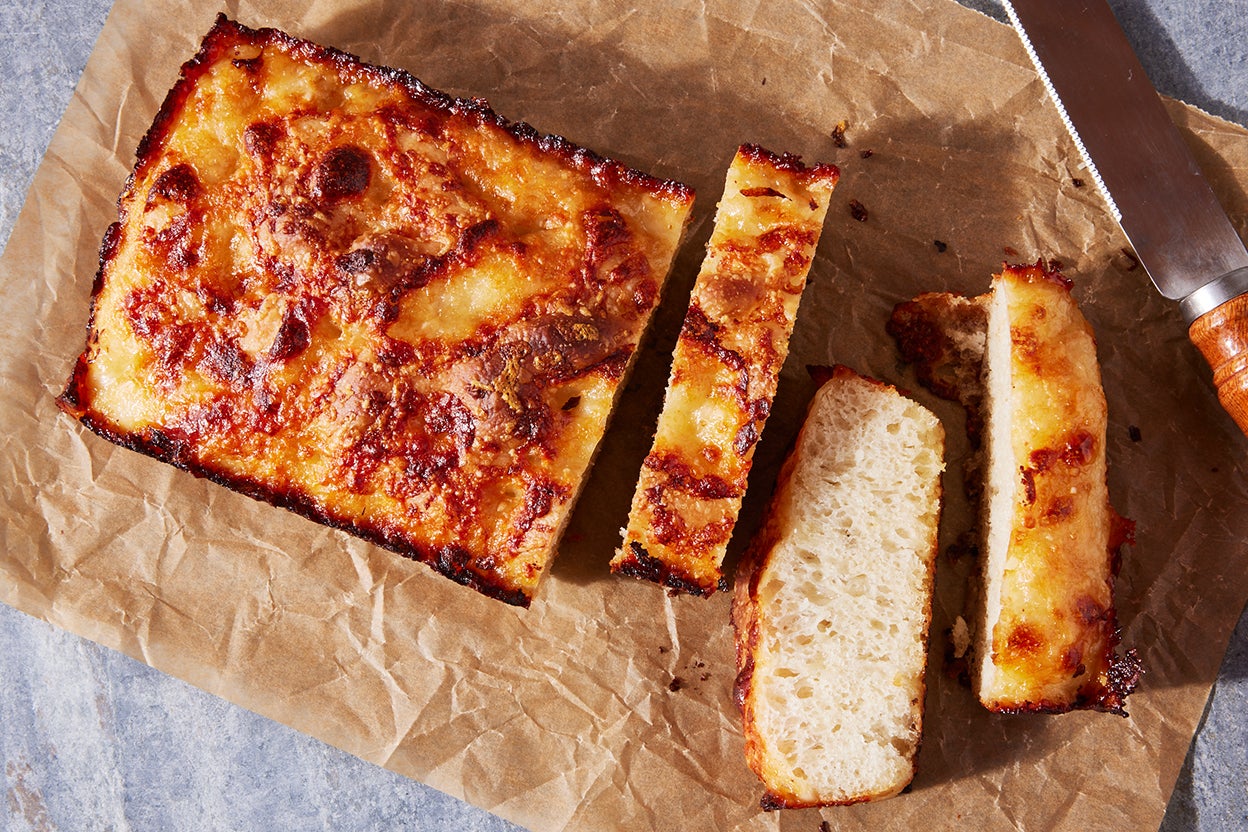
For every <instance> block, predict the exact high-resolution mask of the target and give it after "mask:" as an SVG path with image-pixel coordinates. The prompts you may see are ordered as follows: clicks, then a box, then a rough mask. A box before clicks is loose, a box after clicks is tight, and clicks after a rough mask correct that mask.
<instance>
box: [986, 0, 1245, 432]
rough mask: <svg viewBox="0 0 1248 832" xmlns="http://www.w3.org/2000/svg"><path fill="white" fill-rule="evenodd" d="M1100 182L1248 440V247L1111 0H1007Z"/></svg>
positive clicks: (1026, 44) (1043, 77)
mask: <svg viewBox="0 0 1248 832" xmlns="http://www.w3.org/2000/svg"><path fill="white" fill-rule="evenodd" d="M1003 2H1004V3H1005V7H1006V13H1007V14H1008V15H1009V17H1010V21H1011V22H1012V23H1013V24H1014V28H1015V29H1016V30H1017V31H1018V33H1019V36H1020V37H1021V38H1022V41H1023V46H1024V47H1025V48H1026V50H1027V54H1028V55H1029V56H1030V57H1031V60H1032V62H1033V63H1035V65H1036V69H1037V71H1038V72H1039V73H1040V78H1041V80H1043V81H1044V86H1045V89H1046V90H1048V92H1049V95H1051V96H1052V98H1053V101H1054V103H1056V104H1057V110H1058V112H1059V113H1060V114H1061V116H1062V121H1063V122H1064V123H1065V124H1066V127H1067V129H1069V130H1070V134H1071V136H1073V137H1074V140H1075V145H1076V146H1077V147H1078V148H1079V152H1080V153H1081V154H1082V155H1083V160H1084V162H1085V164H1086V165H1087V168H1088V171H1089V173H1090V175H1091V178H1092V180H1093V181H1094V182H1095V183H1096V184H1097V187H1098V188H1099V189H1100V191H1101V193H1102V194H1103V195H1104V197H1105V199H1106V201H1107V202H1108V203H1109V210H1110V213H1111V214H1112V215H1113V217H1114V219H1115V220H1117V221H1118V223H1119V225H1121V226H1122V230H1123V231H1124V232H1125V233H1126V235H1127V239H1128V240H1130V241H1131V245H1132V247H1133V248H1134V249H1135V254H1136V257H1137V258H1138V259H1139V261H1140V263H1141V264H1143V266H1144V268H1145V269H1146V270H1147V272H1148V276H1149V277H1150V278H1151V279H1152V281H1153V283H1154V284H1155V285H1156V286H1157V288H1158V290H1160V291H1161V293H1162V295H1164V296H1165V297H1167V298H1170V299H1171V300H1177V301H1178V302H1179V308H1180V311H1181V312H1182V314H1183V318H1184V320H1185V321H1186V322H1187V324H1188V337H1189V338H1190V339H1191V341H1192V343H1193V344H1195V345H1196V347H1197V348H1198V349H1199V350H1200V352H1201V354H1202V355H1204V357H1205V360H1206V361H1208V362H1209V365H1210V367H1212V368H1213V382H1214V386H1215V387H1217V390H1218V399H1219V401H1221V402H1222V407H1223V408H1225V409H1226V411H1227V412H1228V413H1229V414H1231V416H1232V417H1233V418H1234V419H1235V422H1236V424H1238V425H1239V428H1240V430H1241V431H1243V432H1244V433H1245V434H1248V249H1245V248H1244V243H1243V241H1242V240H1241V239H1240V238H1239V234H1237V233H1236V231H1235V228H1234V227H1233V226H1232V225H1231V222H1230V220H1229V219H1228V218H1227V216H1226V212H1225V211H1224V210H1223V208H1222V206H1221V205H1220V204H1218V200H1217V198H1216V197H1215V196H1214V194H1213V191H1212V190H1211V189H1210V188H1209V184H1208V183H1207V182H1206V181H1205V177H1204V175H1203V174H1202V173H1201V171H1200V168H1199V167H1197V165H1196V161H1195V160H1194V159H1193V158H1192V155H1191V153H1190V152H1189V151H1188V149H1187V146H1186V145H1185V144H1184V142H1183V138H1182V136H1181V135H1180V134H1179V131H1178V129H1177V128H1176V127H1175V126H1174V123H1173V122H1171V121H1170V117H1169V116H1168V115H1167V114H1166V110H1165V107H1164V106H1163V105H1162V103H1161V98H1160V96H1159V95H1158V94H1157V91H1156V90H1155V89H1154V88H1153V86H1152V84H1151V83H1150V82H1149V80H1148V76H1147V75H1146V74H1145V72H1144V68H1143V67H1142V66H1141V65H1140V61H1139V59H1138V58H1137V57H1136V56H1135V52H1134V51H1133V50H1132V48H1131V44H1130V43H1129V42H1128V41H1127V37H1126V35H1125V34H1124V33H1123V31H1122V28H1121V27H1120V26H1119V25H1118V21H1117V19H1116V18H1115V17H1114V13H1113V11H1112V10H1111V9H1110V7H1109V5H1108V3H1107V2H1106V1H1105V0H1003Z"/></svg>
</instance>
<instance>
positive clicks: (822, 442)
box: [732, 366, 945, 808]
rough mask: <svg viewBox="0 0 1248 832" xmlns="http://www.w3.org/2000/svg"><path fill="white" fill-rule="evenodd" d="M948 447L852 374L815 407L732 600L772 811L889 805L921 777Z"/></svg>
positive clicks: (930, 427)
mask: <svg viewBox="0 0 1248 832" xmlns="http://www.w3.org/2000/svg"><path fill="white" fill-rule="evenodd" d="M944 440H945V433H944V429H943V428H942V427H941V424H940V422H939V420H937V418H936V417H935V416H934V415H933V414H932V413H931V412H930V411H929V410H927V409H926V408H924V407H922V406H921V405H919V404H917V403H916V402H914V401H911V400H910V399H908V398H906V397H905V396H903V395H901V394H900V393H899V392H897V390H896V389H895V388H893V387H891V386H889V385H887V384H884V383H882V382H879V381H876V380H874V379H870V378H867V377H865V376H860V375H858V374H857V373H854V372H853V371H852V370H850V369H848V368H846V367H839V366H838V367H835V368H832V370H831V371H830V373H828V378H827V380H826V381H824V382H823V384H822V386H821V387H820V388H819V390H818V391H817V392H816V393H815V397H814V399H812V401H811V404H810V408H809V410H808V412H807V415H806V420H805V422H804V423H803V425H802V429H801V432H800V433H799V434H798V437H797V441H796V442H795V443H794V445H793V449H792V451H791V452H790V453H789V456H788V458H787V459H786V460H785V463H784V466H783V467H782V468H781V470H780V475H779V478H778V479H777V481H776V491H775V494H774V496H773V497H772V500H771V503H770V505H769V506H768V509H767V516H766V519H765V521H764V523H763V526H762V528H761V529H760V530H759V533H758V534H757V535H756V536H755V538H754V540H753V541H751V544H750V547H749V549H748V550H747V552H746V555H745V557H744V558H742V560H741V563H740V564H739V566H738V570H737V579H736V583H735V585H734V588H733V604H732V622H733V627H734V633H735V636H736V648H737V651H736V652H737V679H736V686H735V692H736V699H737V704H738V705H739V706H740V708H741V715H742V726H743V729H744V733H745V754H746V761H747V762H748V763H749V765H750V768H752V769H753V770H754V772H755V774H757V775H758V776H759V778H760V779H761V780H762V781H763V784H764V785H765V787H766V795H765V796H764V798H763V805H764V806H765V807H767V808H796V807H805V806H824V805H832V804H845V803H860V802H863V801H868V800H880V799H883V798H885V797H890V796H892V795H895V794H897V793H898V792H900V791H901V790H902V789H903V788H905V786H906V785H907V784H908V783H909V782H910V781H911V780H912V779H913V777H914V772H915V762H916V757H917V754H918V750H919V744H920V740H921V739H922V734H923V706H924V697H925V693H926V690H927V683H926V676H925V670H926V666H927V633H928V625H929V623H930V621H931V608H932V587H933V579H934V572H935V566H936V535H937V530H938V525H939V519H940V500H941V482H940V476H941V472H942V471H943V470H944Z"/></svg>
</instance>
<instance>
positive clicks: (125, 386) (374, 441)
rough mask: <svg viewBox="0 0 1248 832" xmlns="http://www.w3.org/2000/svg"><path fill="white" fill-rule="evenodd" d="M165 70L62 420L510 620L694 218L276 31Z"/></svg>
mask: <svg viewBox="0 0 1248 832" xmlns="http://www.w3.org/2000/svg"><path fill="white" fill-rule="evenodd" d="M183 73H184V74H183V79H182V81H180V82H179V85H178V87H176V88H175V90H174V92H173V93H172V94H171V96H170V99H169V101H168V102H167V103H166V106H165V109H164V110H162V113H161V115H160V116H159V117H158V118H157V122H156V125H155V126H154V127H153V131H152V133H151V134H149V136H148V138H147V139H145V142H144V145H143V147H141V153H140V160H139V164H138V167H137V168H136V171H135V176H134V178H133V180H132V183H131V185H130V187H129V188H128V190H127V192H126V193H125V194H124V195H123V198H122V200H121V208H120V213H121V216H120V220H119V224H118V226H116V227H115V228H114V229H113V230H112V231H110V241H111V242H109V241H106V243H108V244H106V246H105V257H104V262H103V268H102V272H101V278H102V279H101V281H100V283H99V284H98V288H97V295H96V297H95V298H94V306H93V316H92V324H91V329H90V334H89V339H88V348H87V350H86V352H85V353H84V356H83V359H82V360H81V361H80V364H79V369H78V371H77V372H76V374H75V378H74V379H73V380H72V381H71V385H70V388H69V389H68V390H67V391H66V394H65V395H64V396H63V404H64V406H65V407H66V409H67V410H70V411H71V412H73V413H74V414H75V415H77V416H79V417H80V418H82V419H83V420H84V421H85V422H86V423H87V424H88V425H90V426H91V427H93V428H94V429H96V430H98V431H100V432H101V433H103V434H105V435H107V436H109V437H110V438H114V439H116V440H117V441H120V442H122V443H123V444H127V445H130V446H133V447H136V448H139V449H142V450H144V451H146V452H148V453H151V454H153V455H155V456H158V457H160V458H162V459H165V460H167V461H171V462H173V463H175V464H178V465H181V466H183V467H188V468H191V469H192V470H195V471H196V472H198V473H202V474H206V475H208V476H212V477H214V478H215V479H217V480H219V481H222V482H224V483H226V484H228V485H233V486H235V487H238V488H241V489H242V490H244V491H245V492H246V493H248V494H251V495H253V496H257V497H259V498H261V499H266V500H269V501H272V502H275V503H278V504H280V505H285V506H288V507H291V508H295V509H296V510H299V511H300V512H302V513H304V514H307V515H309V516H312V517H314V518H315V519H318V520H322V521H324V522H327V523H330V524H332V525H336V526H340V527H343V528H346V529H348V530H350V531H353V532H356V533H358V534H361V535H363V536H365V537H368V538H370V539H372V540H375V541H377V542H379V543H382V544H383V545H386V546H389V547H391V548H395V549H397V550H399V551H402V552H404V553H406V554H409V555H411V556H413V557H417V558H419V559H421V560H424V561H427V562H429V563H431V564H432V565H433V566H434V567H435V568H437V569H438V570H440V571H442V572H444V573H446V574H448V575H450V576H452V577H454V578H455V579H456V580H458V581H460V582H462V583H466V584H469V585H472V586H474V587H476V588H478V589H480V590H482V591H484V592H487V593H488V594H491V595H494V596H496V597H500V598H504V599H505V600H508V601H512V602H514V603H521V604H527V603H528V600H529V599H530V598H531V596H532V593H533V591H534V590H535V588H536V586H537V582H538V579H539V578H540V576H541V574H542V572H543V571H544V570H545V568H546V567H547V565H548V564H549V562H550V560H551V558H552V557H553V555H554V547H555V544H556V542H557V537H558V533H559V531H560V530H561V528H562V526H563V524H564V522H565V520H566V518H567V515H568V512H569V510H570V508H571V504H572V501H573V499H574V498H575V495H576V493H577V491H578V489H579V487H580V485H581V482H582V480H583V477H584V475H585V473H586V470H587V468H588V466H589V464H590V462H591V458H592V456H593V453H594V451H595V448H596V447H597V445H598V441H599V439H600V438H601V436H602V433H603V431H604V429H605V425H606V419H607V417H608V415H609V413H610V411H611V409H612V406H613V403H614V400H615V396H616V394H617V392H618V391H619V389H620V386H621V380H622V378H623V377H624V375H625V373H626V371H627V369H628V367H629V366H630V364H631V360H632V356H633V354H634V352H635V349H636V346H637V343H638V340H639V338H640V336H641V334H642V331H643V329H644V327H645V325H646V323H647V321H648V319H649V317H650V315H651V312H652V311H653V308H654V306H655V304H656V303H657V301H658V298H659V293H660V288H661V284H662V282H663V280H664V279H665V277H666V274H667V270H668V267H669V264H670V261H671V259H672V257H673V255H674V253H675V250H676V247H677V245H678V242H679V240H680V237H681V234H682V232H683V228H684V225H685V223H686V221H687V219H688V214H689V210H690V207H691V203H692V195H691V193H690V192H689V191H688V190H687V189H685V188H684V187H683V186H679V185H677V184H675V183H664V182H659V181H657V180H653V179H650V178H648V177H645V176H644V175H642V174H636V173H635V172H632V171H628V170H627V169H624V168H622V167H621V166H619V165H616V164H615V163H612V162H608V161H605V160H601V159H598V158H597V157H593V156H592V155H590V154H586V153H585V152H584V151H581V150H579V149H578V148H575V147H573V146H571V145H570V144H568V143H567V142H564V141H563V140H561V139H554V138H550V137H546V138H540V137H537V136H536V135H533V134H531V133H530V132H528V131H527V128H523V126H521V127H515V126H513V125H509V124H507V123H506V122H504V121H503V120H502V119H500V118H498V117H497V116H495V115H494V114H493V113H492V112H490V111H489V110H488V109H487V108H485V107H484V106H483V105H481V104H479V103H472V104H469V103H465V102H456V101H453V100H451V99H449V98H446V97H445V96H441V95H440V94H438V93H436V92H432V91H429V90H427V89H425V88H423V87H421V86H420V85H419V82H416V81H415V80H414V79H411V78H410V77H408V76H403V75H402V74H401V73H395V72H393V71H389V70H383V69H379V68H376V67H369V66H366V65H363V64H360V63H359V62H358V61H356V60H354V59H352V58H350V57H349V56H344V55H342V54H341V53H336V52H332V51H329V50H324V49H322V48H320V47H317V46H316V45H314V44H309V43H306V42H303V41H298V40H295V39H293V38H290V37H288V36H285V35H283V34H281V33H279V32H274V31H272V30H265V31H262V32H252V31H250V30H247V29H244V28H243V27H240V26H237V25H236V24H232V23H230V22H229V21H224V20H222V21H219V22H218V25H217V27H216V28H214V30H213V31H212V32H211V33H210V34H209V36H208V38H207V39H206V40H205V42H204V46H203V48H202V50H201V53H200V55H199V56H198V57H197V59H196V61H193V62H192V63H190V64H188V65H187V67H185V68H184V71H183Z"/></svg>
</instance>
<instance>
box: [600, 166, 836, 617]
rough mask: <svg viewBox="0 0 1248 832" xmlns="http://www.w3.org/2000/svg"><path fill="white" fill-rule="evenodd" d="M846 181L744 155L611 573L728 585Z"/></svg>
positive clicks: (676, 585) (693, 587) (686, 588)
mask: <svg viewBox="0 0 1248 832" xmlns="http://www.w3.org/2000/svg"><path fill="white" fill-rule="evenodd" d="M838 175H839V174H838V172H837V170H836V168H834V167H832V166H831V165H816V166H812V167H809V168H808V167H806V166H804V165H802V164H801V162H800V161H799V160H798V159H797V158H796V157H793V156H789V155H783V156H777V155H775V154H772V153H770V152H769V151H766V150H764V149H762V148H760V147H757V146H754V145H743V146H742V147H741V148H740V149H739V150H738V152H737V155H736V157H735V158H734V160H733V163H732V166H731V167H730V169H729V174H728V181H727V186H726V187H725V191H724V198H723V200H722V201H721V202H720V207H719V211H718V213H717V217H716V225H715V231H714V233H713V234H712V236H711V240H710V242H709V243H708V246H707V257H706V260H705V262H704V263H703V266H702V270H701V272H700V273H699V275H698V280H697V283H696V285H695V287H694V290H693V295H692V297H691V299H690V303H689V310H688V313H687V315H686V317H685V322H684V326H683V328H682V330H681V333H680V338H679V340H678V341H677V344H676V349H675V353H674V355H673V359H672V374H671V379H670V382H669V384H668V391H667V397H666V400H665V402H664V407H663V412H662V414H661V415H660V417H659V424H658V427H657V429H656V432H655V439H654V445H653V447H652V449H651V451H650V453H649V455H648V456H647V457H646V459H645V463H644V465H643V468H642V471H641V476H640V478H639V481H638V484H637V490H636V492H635V494H634V497H633V504H632V510H631V511H630V514H629V521H628V527H627V528H626V530H625V534H624V543H623V546H622V547H621V549H620V551H619V552H618V553H617V554H616V556H615V558H614V559H613V560H612V562H611V568H612V570H613V571H615V572H617V573H620V574H623V575H629V576H632V577H637V578H643V579H646V580H651V581H655V582H657V583H660V584H662V585H664V586H666V587H668V588H669V589H671V590H674V591H677V592H686V593H689V594H693V595H709V594H711V593H713V592H715V591H716V590H717V589H720V588H722V585H723V583H724V579H723V576H722V575H721V573H720V563H721V562H722V560H723V557H724V551H725V549H726V547H727V545H728V540H729V538H730V537H731V536H732V532H733V527H734V526H735V523H736V516H737V511H738V510H739V508H740V504H741V498H742V496H743V495H744V494H745V488H746V480H747V478H748V475H749V471H750V466H751V463H752V460H753V455H754V448H755V445H756V444H757V443H758V440H759V437H760V435H761V433H762V430H763V426H764V424H765V423H766V420H767V416H768V414H769V412H770V409H771V402H772V398H773V396H774V395H775V390H776V383H777V378H778V375H779V372H780V367H781V365H782V364H783V363H784V359H785V357H786V355H787V354H788V341H789V335H790V333H791V332H792V327H793V320H794V316H795V314H796V310H797V305H798V301H799V300H800V298H801V294H802V290H803V289H804V288H805V283H806V275H807V272H808V271H809V268H810V262H811V259H812V257H813V256H814V251H815V245H816V243H817V242H818V239H819V233H820V231H821V229H822V225H823V219H824V216H825V214H826V212H827V205H828V197H829V195H830V194H831V191H832V188H833V187H834V186H835V184H836V180H837V177H838Z"/></svg>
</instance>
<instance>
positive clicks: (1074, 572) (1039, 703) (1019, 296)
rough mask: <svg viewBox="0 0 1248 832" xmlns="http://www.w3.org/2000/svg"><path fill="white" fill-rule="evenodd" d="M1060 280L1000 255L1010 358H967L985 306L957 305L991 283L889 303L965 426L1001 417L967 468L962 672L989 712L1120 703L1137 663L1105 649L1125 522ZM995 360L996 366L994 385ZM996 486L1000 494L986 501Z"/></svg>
mask: <svg viewBox="0 0 1248 832" xmlns="http://www.w3.org/2000/svg"><path fill="white" fill-rule="evenodd" d="M1070 288H1071V283H1070V281H1069V280H1067V279H1066V278H1065V277H1063V276H1062V275H1061V274H1060V273H1058V272H1056V271H1052V270H1049V269H1047V268H1046V267H1045V266H1044V265H1043V263H1037V264H1035V265H1033V266H1006V267H1005V268H1004V270H1003V272H1002V274H1001V275H999V276H998V277H997V278H996V279H995V281H994V291H1001V292H1008V298H1009V300H1008V304H1007V307H1008V338H1009V341H1010V345H1009V353H1010V359H1009V361H1008V363H1009V365H1010V366H1009V367H1008V368H1006V367H1004V366H1003V365H1002V366H998V367H994V368H988V367H985V368H984V371H983V372H982V373H981V372H979V371H978V369H977V368H976V367H975V362H976V356H977V349H979V347H977V346H975V344H976V343H977V342H976V340H975V337H974V336H975V326H976V323H975V322H976V321H980V322H982V326H983V327H984V328H985V329H987V328H988V326H989V315H988V314H987V313H986V311H985V312H974V311H971V310H970V309H969V307H968V304H970V305H977V306H980V307H982V308H983V309H984V310H988V309H989V307H990V305H991V303H992V294H991V293H990V294H988V295H984V296H981V297H979V298H974V299H971V300H967V299H964V298H957V297H955V296H952V295H940V294H929V295H923V296H920V297H919V298H917V299H916V300H915V301H911V302H909V303H905V304H899V305H898V307H897V309H896V310H895V311H894V315H893V318H892V321H891V322H890V327H889V329H890V332H891V333H892V334H893V335H894V337H895V338H896V339H897V341H898V344H899V346H900V348H901V350H902V353H903V355H904V357H905V358H906V359H907V360H908V361H914V362H918V365H919V376H920V379H921V380H922V381H923V382H924V384H925V385H926V386H928V387H929V388H930V389H932V390H933V392H936V393H938V394H939V395H944V396H946V397H950V398H956V399H959V400H961V401H962V403H963V404H964V405H966V406H967V407H968V410H970V411H971V418H970V419H969V420H968V422H969V424H970V426H971V427H972V429H973V430H978V428H979V426H980V422H981V416H982V417H983V419H984V420H985V421H987V422H988V426H989V427H991V425H992V424H1007V425H1010V428H1009V435H1008V437H1004V438H999V439H1000V440H1001V441H1000V442H993V441H992V439H993V438H992V437H991V435H989V434H990V433H991V430H989V434H986V435H985V437H984V441H985V443H987V444H989V445H991V447H985V448H984V458H983V469H982V470H980V471H978V472H977V476H976V479H977V480H980V481H981V482H980V483H978V484H977V486H976V490H978V487H979V486H980V485H982V489H983V495H982V499H983V505H982V507H981V526H982V538H981V541H980V547H979V548H980V559H981V570H982V573H983V574H982V580H981V581H980V586H979V587H978V590H977V593H976V597H975V598H973V599H972V600H973V602H974V604H975V610H974V612H973V613H972V616H973V619H974V621H975V628H976V636H977V641H978V644H977V647H976V656H975V660H974V662H973V665H972V667H973V668H974V672H973V674H972V676H973V681H974V684H975V687H976V692H977V695H978V696H979V697H980V699H981V701H982V702H983V704H984V705H985V706H986V707H988V708H990V709H992V710H995V711H1003V712H1020V711H1042V712H1051V713H1055V712H1062V711H1068V710H1071V709H1077V708H1090V709H1095V710H1104V711H1110V712H1114V713H1120V714H1121V713H1124V710H1123V706H1124V702H1125V699H1126V696H1127V695H1128V694H1129V693H1130V692H1131V690H1133V689H1134V687H1135V684H1136V681H1137V679H1138V676H1139V672H1140V669H1139V663H1138V660H1137V658H1136V656H1135V654H1134V652H1133V651H1128V652H1127V654H1126V655H1118V654H1117V652H1116V649H1117V646H1118V644H1119V631H1118V626H1117V620H1116V616H1115V610H1114V603H1113V584H1114V578H1115V576H1116V574H1117V571H1118V566H1119V549H1120V547H1121V546H1122V545H1123V544H1124V543H1126V542H1127V541H1128V540H1129V539H1130V537H1131V530H1132V524H1131V523H1130V521H1127V520H1124V519H1123V518H1121V517H1120V516H1119V515H1118V514H1117V513H1116V512H1115V511H1114V510H1113V508H1112V507H1111V506H1110V504H1109V497H1108V489H1107V487H1106V455H1105V450H1106V449H1105V434H1106V426H1107V409H1106V402H1105V394H1104V391H1103V389H1102V387H1101V379H1100V368H1099V364H1098V362H1097V357H1096V344H1095V339H1094V336H1093V333H1092V329H1091V326H1090V325H1089V324H1088V322H1087V320H1086V319H1085V318H1084V317H1083V315H1082V313H1081V312H1080V311H1079V309H1078V307H1077V306H1076V304H1075V301H1074V299H1073V298H1072V297H1071V294H1070ZM968 322H969V326H968ZM989 337H991V335H990V336H989ZM982 343H983V340H982V336H981V337H980V339H979V341H978V344H980V345H982ZM958 345H961V346H962V347H965V348H966V349H959V346H958ZM968 345H969V346H968ZM988 357H989V356H988V353H987V352H985V353H984V358H988ZM980 360H983V359H982V358H981V359H980ZM999 363H1000V362H999ZM994 372H995V373H1004V374H1008V378H1007V379H1006V381H1004V382H1003V385H1004V386H1003V387H1000V389H998V385H996V384H994V383H993V382H992V381H991V374H992V373H994ZM1002 377H1003V378H1005V376H1002ZM1006 391H1008V392H1006ZM981 408H983V409H985V413H981V412H980V411H981ZM988 409H1007V410H1008V412H1009V414H1010V416H1009V419H1008V420H1006V421H1001V420H999V419H995V418H989V416H988V415H987V413H986V410H988ZM975 442H976V444H978V443H979V438H978V437H975ZM1007 448H1008V454H1007V453H1003V449H1007ZM1002 458H1004V460H1005V461H1004V463H1003V462H1002ZM1011 460H1012V461H1011ZM1007 466H1009V467H1010V469H1011V470H1013V472H1014V473H1013V475H1012V476H1011V475H1008V474H1006V473H1004V472H1005V468H1006V467H1007ZM994 497H995V499H997V500H1003V501H1005V502H1004V504H1003V505H998V506H997V507H996V510H993V509H992V501H993V500H994ZM990 515H991V518H992V523H991V524H990V523H988V522H987V520H988V518H989V516H990ZM992 524H997V525H998V528H997V529H996V530H995V532H994V530H993V529H992V528H990V527H989V526H990V525H992Z"/></svg>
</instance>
